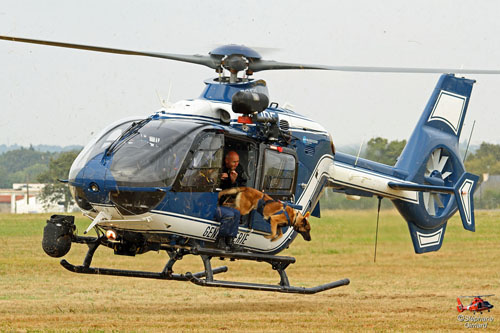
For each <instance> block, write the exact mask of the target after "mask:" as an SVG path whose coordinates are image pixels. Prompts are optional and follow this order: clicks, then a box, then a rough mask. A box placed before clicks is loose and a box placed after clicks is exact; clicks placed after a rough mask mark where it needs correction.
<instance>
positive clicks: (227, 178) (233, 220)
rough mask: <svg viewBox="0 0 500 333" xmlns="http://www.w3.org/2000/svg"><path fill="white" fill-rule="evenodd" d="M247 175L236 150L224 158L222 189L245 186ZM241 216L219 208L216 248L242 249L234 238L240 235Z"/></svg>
mask: <svg viewBox="0 0 500 333" xmlns="http://www.w3.org/2000/svg"><path fill="white" fill-rule="evenodd" d="M246 183H247V175H246V173H245V170H244V169H243V167H242V166H241V165H240V156H239V155H238V153H237V152H235V151H234V150H231V151H229V152H228V153H227V154H226V157H225V158H224V167H223V168H222V174H221V186H220V187H221V188H222V189H223V190H225V189H228V188H231V187H238V186H245V185H246ZM240 218H241V214H240V212H239V211H238V210H237V209H235V208H232V207H226V206H219V207H217V211H216V213H215V219H216V220H217V221H220V222H221V226H220V228H219V234H218V235H217V240H216V246H217V247H218V248H221V249H224V250H232V251H238V250H240V247H239V246H238V245H236V244H234V238H235V237H236V236H237V235H238V226H239V224H240Z"/></svg>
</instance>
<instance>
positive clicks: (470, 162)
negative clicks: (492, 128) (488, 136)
mask: <svg viewBox="0 0 500 333" xmlns="http://www.w3.org/2000/svg"><path fill="white" fill-rule="evenodd" d="M465 168H466V169H467V171H469V172H471V173H474V174H476V175H478V176H481V177H482V175H483V173H489V174H492V175H500V145H497V144H493V143H486V142H483V143H481V145H480V146H479V149H478V150H476V152H475V153H474V154H469V155H468V156H467V160H466V161H465Z"/></svg>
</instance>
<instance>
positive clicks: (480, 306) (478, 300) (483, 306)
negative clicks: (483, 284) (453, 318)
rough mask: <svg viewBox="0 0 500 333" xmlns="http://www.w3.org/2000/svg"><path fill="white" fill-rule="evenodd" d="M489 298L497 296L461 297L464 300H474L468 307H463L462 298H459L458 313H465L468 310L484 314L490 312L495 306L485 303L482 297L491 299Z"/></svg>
mask: <svg viewBox="0 0 500 333" xmlns="http://www.w3.org/2000/svg"><path fill="white" fill-rule="evenodd" d="M489 296H495V295H477V296H460V297H462V298H464V297H467V298H473V300H472V302H471V303H470V304H469V305H468V306H467V307H465V306H463V304H462V302H461V301H460V297H457V302H458V305H457V310H458V312H464V311H466V310H469V311H472V312H473V313H476V312H479V313H481V314H482V313H483V311H486V310H488V312H490V310H491V309H493V305H491V304H490V302H488V301H485V300H483V299H482V297H489Z"/></svg>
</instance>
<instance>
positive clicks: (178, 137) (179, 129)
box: [110, 120, 204, 187]
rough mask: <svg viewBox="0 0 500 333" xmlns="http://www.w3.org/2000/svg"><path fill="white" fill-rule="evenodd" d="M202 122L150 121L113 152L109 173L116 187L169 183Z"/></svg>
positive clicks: (162, 185)
mask: <svg viewBox="0 0 500 333" xmlns="http://www.w3.org/2000/svg"><path fill="white" fill-rule="evenodd" d="M203 126H204V125H200V124H193V123H187V122H172V121H169V120H152V121H151V122H149V123H147V124H146V125H144V126H143V127H142V128H140V129H139V130H138V131H137V132H136V133H134V134H132V135H130V136H129V137H128V138H127V139H126V142H125V143H123V144H121V145H120V146H119V147H118V148H116V150H115V151H114V156H113V162H112V164H111V168H110V170H111V174H112V176H113V178H114V179H115V180H116V183H117V185H118V186H131V187H157V186H158V187H164V186H165V187H166V186H171V185H172V183H173V181H174V179H175V177H176V176H177V173H178V171H179V169H180V168H181V166H182V163H183V162H184V159H185V157H186V154H187V152H188V150H189V148H190V147H191V145H192V143H193V140H194V138H195V136H196V135H197V134H198V132H199V131H197V130H198V129H201V128H202V127H203Z"/></svg>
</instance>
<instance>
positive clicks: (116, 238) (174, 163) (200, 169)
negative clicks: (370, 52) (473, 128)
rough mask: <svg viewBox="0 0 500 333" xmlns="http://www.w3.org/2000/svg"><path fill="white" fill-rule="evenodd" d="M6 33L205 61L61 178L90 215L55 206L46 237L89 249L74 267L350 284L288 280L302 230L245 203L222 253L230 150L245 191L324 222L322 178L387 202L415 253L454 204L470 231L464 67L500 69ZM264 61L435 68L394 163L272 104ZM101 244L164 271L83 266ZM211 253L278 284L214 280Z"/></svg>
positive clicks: (103, 137)
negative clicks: (184, 93)
mask: <svg viewBox="0 0 500 333" xmlns="http://www.w3.org/2000/svg"><path fill="white" fill-rule="evenodd" d="M0 39H1V40H7V41H14V42H23V43H32V44H41V45H48V46H55V47H63V48H73V49H80V50H87V51H95V52H105V53H113V54H120V55H135V56H146V57H155V58H162V59H167V60H174V61H181V62H187V63H192V64H196V65H202V66H206V67H209V68H211V69H214V70H215V72H216V73H217V77H215V78H212V79H207V80H205V89H204V90H203V91H202V93H201V95H200V96H199V97H197V98H194V99H189V100H181V101H178V102H176V103H174V104H173V105H170V106H169V107H164V108H162V109H160V110H159V111H157V112H155V113H153V114H152V115H150V116H149V117H147V118H142V117H130V118H126V119H122V120H119V121H117V122H115V123H113V124H111V125H109V126H108V127H106V128H105V129H104V130H103V131H102V132H101V133H100V134H98V135H97V136H96V137H95V138H94V139H93V140H92V141H90V142H89V143H88V144H87V145H86V146H85V148H84V149H83V150H82V151H81V152H80V154H79V155H78V157H77V158H76V159H75V161H74V162H73V164H72V166H71V169H70V172H69V176H68V179H67V180H66V182H67V184H68V186H69V188H70V191H71V193H72V196H73V198H74V200H75V202H76V204H77V205H78V206H79V208H80V209H81V210H82V212H83V214H84V215H85V216H87V217H88V218H89V220H90V223H89V226H88V228H87V229H86V230H85V232H84V234H86V233H87V232H88V231H90V230H92V229H94V230H95V232H96V233H97V237H90V236H84V235H78V234H77V232H76V227H75V224H74V216H70V215H53V216H52V217H51V218H50V220H48V221H47V225H46V227H45V229H44V236H43V241H42V245H43V248H44V250H45V252H46V253H47V254H48V255H50V256H52V257H63V256H64V255H66V254H67V253H68V252H69V250H70V249H71V244H72V243H80V244H87V245H88V247H89V250H88V252H87V254H86V256H85V258H84V261H83V264H82V265H73V264H71V263H69V262H68V261H67V260H65V259H62V260H61V262H60V263H61V265H62V266H63V267H64V268H66V269H67V270H69V271H71V272H75V273H81V274H103V275H113V276H126V277H140V278H152V279H162V280H177V281H186V282H191V283H194V284H197V285H200V286H204V287H224V288H240V289H250V290H264V291H273V292H284V293H299V294H313V293H317V292H321V291H325V290H329V289H332V288H336V287H340V286H344V285H347V284H349V282H350V281H349V279H341V280H338V281H334V282H330V283H326V284H322V285H318V286H315V287H310V288H305V287H297V286H293V285H291V284H290V282H289V280H288V276H287V274H286V268H287V267H288V266H289V265H290V264H293V263H295V258H293V257H289V256H279V255H278V254H279V253H280V252H281V251H283V250H285V249H287V248H288V247H289V246H290V245H291V244H292V242H293V241H294V239H295V237H296V236H297V232H295V231H294V230H293V228H291V227H289V226H287V227H283V228H282V230H281V232H282V235H283V236H282V237H280V238H279V239H278V240H275V241H271V240H269V239H268V238H266V236H267V235H268V234H269V233H270V225H269V223H268V222H267V221H265V220H264V219H263V217H262V215H260V214H258V213H257V212H256V211H252V212H251V213H249V214H248V215H246V216H243V217H242V219H241V222H240V225H239V229H238V235H237V237H236V243H237V244H238V245H239V246H240V247H241V248H242V250H241V251H238V252H230V251H225V250H221V249H218V248H216V246H215V239H216V236H217V233H218V230H219V227H220V222H219V221H216V220H215V219H214V212H215V210H216V209H217V205H218V193H219V192H220V191H221V188H220V187H219V185H220V173H221V169H222V166H223V157H224V156H225V154H226V153H227V152H228V151H235V152H237V153H238V154H239V156H240V164H241V165H242V166H243V167H244V169H245V170H247V172H248V177H249V178H248V183H247V186H250V187H253V188H255V189H257V190H260V191H262V192H264V193H266V194H267V195H269V196H270V197H272V198H273V199H274V200H280V201H282V202H284V203H286V205H289V206H291V207H293V208H294V209H297V210H298V211H300V212H301V213H302V214H303V215H306V214H310V215H311V216H315V217H318V218H319V217H321V213H320V204H319V199H320V196H321V194H322V192H323V190H324V189H325V188H326V187H330V188H332V189H333V190H334V191H335V192H339V193H343V194H345V195H346V196H348V197H349V198H360V197H372V196H376V197H378V198H379V199H381V198H388V199H389V200H391V201H392V202H393V203H394V205H395V206H396V208H397V209H398V211H399V212H400V213H401V215H402V216H403V218H404V219H405V220H406V222H407V224H408V227H409V232H410V237H411V239H412V243H413V247H414V250H415V252H416V253H425V252H430V251H437V250H439V249H440V248H441V245H442V243H443V239H444V234H445V231H446V226H447V221H448V220H449V219H450V218H451V217H452V216H453V215H454V214H455V213H456V212H457V210H458V211H459V213H460V217H461V220H462V224H463V227H464V228H465V229H466V230H469V231H475V219H474V204H473V194H474V190H475V188H476V185H477V183H478V179H479V177H478V176H476V175H473V174H470V173H467V172H466V171H465V167H464V164H463V161H462V159H461V157H460V154H459V150H458V143H459V137H460V134H461V131H462V126H463V124H464V119H465V116H466V113H467V109H468V105H469V100H470V96H471V92H472V87H473V84H474V83H475V81H474V80H471V79H467V78H464V77H458V76H456V75H455V74H452V73H457V72H459V73H461V74H500V71H498V70H466V69H439V68H400V67H359V66H325V65H308V64H300V63H286V62H278V61H271V60H265V59H263V58H262V57H261V55H260V54H259V53H258V52H256V51H255V50H253V49H251V48H248V47H246V46H242V45H234V44H230V45H223V46H220V47H217V48H215V49H214V50H212V51H211V52H210V53H209V54H208V55H183V54H173V53H159V52H144V51H133V50H123V49H116V48H109V47H100V46H89V45H81V44H73V43H62V42H55V41H44V40H37V39H27V38H18V37H10V36H0ZM265 70H327V71H356V72H390V73H400V72H402V73H441V74H442V75H441V77H440V78H439V81H438V82H437V84H436V87H435V88H434V90H433V92H432V94H431V96H430V99H429V101H428V104H427V105H426V107H425V109H424V111H423V113H422V115H421V117H420V120H419V121H418V123H417V124H416V127H415V129H414V131H413V133H412V135H411V136H410V139H409V140H408V143H407V145H406V147H405V148H404V150H403V151H402V153H401V155H400V157H399V159H398V161H397V163H396V164H395V165H394V166H388V165H384V164H380V163H377V162H374V161H370V160H367V159H363V158H359V157H355V156H351V155H348V154H344V153H341V152H337V151H336V150H335V145H334V143H333V139H332V137H331V135H330V134H329V133H328V132H327V131H326V130H325V129H324V128H323V126H321V125H320V124H318V123H317V122H315V121H314V120H312V119H309V118H308V117H305V116H303V115H301V114H299V113H297V112H295V111H292V110H290V109H288V108H286V107H282V106H280V105H279V104H278V103H276V102H270V99H269V93H268V89H267V83H266V82H265V81H264V80H260V79H254V78H252V76H253V75H254V74H255V73H257V72H260V71H265ZM99 246H104V247H108V248H111V249H113V251H114V254H116V255H126V256H135V255H139V254H143V253H145V252H148V251H160V250H161V251H163V250H164V251H166V252H167V254H168V256H169V260H168V262H167V263H166V265H165V267H164V269H163V270H162V271H161V272H148V271H135V270H121V269H113V268H104V267H92V266H91V262H92V258H93V255H94V253H95V251H96V250H97V248H98V247H99ZM185 255H197V256H200V257H201V259H202V261H203V264H204V271H201V272H198V273H191V272H186V273H182V274H179V273H174V271H173V266H174V264H175V263H176V262H177V261H179V260H182V258H183V257H184V256H185ZM212 258H229V259H231V260H251V261H258V262H267V263H269V264H270V265H271V267H272V269H273V270H276V271H277V272H278V274H279V277H280V281H279V283H278V284H276V285H274V284H260V283H247V282H239V281H225V280H216V279H214V275H216V274H220V273H223V272H225V271H227V269H228V268H227V267H226V266H221V267H216V268H212V265H211V259H212Z"/></svg>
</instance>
